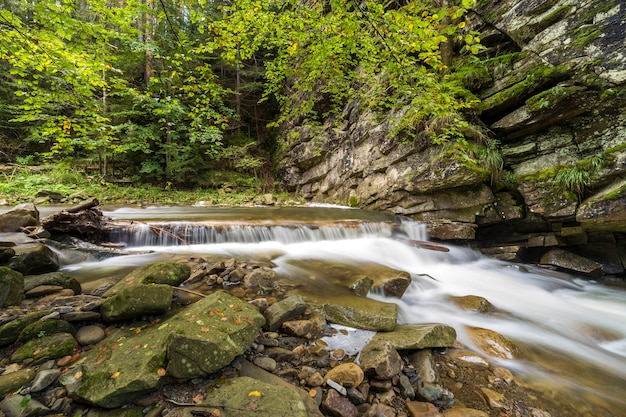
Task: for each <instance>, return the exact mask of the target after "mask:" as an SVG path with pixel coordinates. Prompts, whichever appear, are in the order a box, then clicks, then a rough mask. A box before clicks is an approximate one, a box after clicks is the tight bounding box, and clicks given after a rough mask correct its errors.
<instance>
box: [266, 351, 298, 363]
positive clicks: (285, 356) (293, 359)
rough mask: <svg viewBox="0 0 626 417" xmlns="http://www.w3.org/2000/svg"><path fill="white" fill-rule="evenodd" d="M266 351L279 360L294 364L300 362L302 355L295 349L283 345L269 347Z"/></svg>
mask: <svg viewBox="0 0 626 417" xmlns="http://www.w3.org/2000/svg"><path fill="white" fill-rule="evenodd" d="M265 353H266V354H267V355H268V356H269V357H270V358H272V359H275V360H276V361H278V362H287V363H291V364H293V365H297V364H298V363H300V357H299V356H298V354H296V353H295V352H294V351H292V350H289V349H285V348H282V347H269V348H267V349H266V350H265Z"/></svg>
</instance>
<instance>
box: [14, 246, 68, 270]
mask: <svg viewBox="0 0 626 417" xmlns="http://www.w3.org/2000/svg"><path fill="white" fill-rule="evenodd" d="M14 250H15V253H16V255H15V256H14V257H13V258H12V259H11V261H10V262H9V264H8V266H9V268H11V269H15V270H16V271H19V272H21V273H22V274H24V275H35V274H45V273H47V272H55V271H57V270H58V269H59V257H58V255H57V254H56V253H54V252H53V251H52V249H50V248H49V247H47V246H45V245H42V244H41V243H37V242H32V243H26V244H23V245H18V246H16V247H15V248H14Z"/></svg>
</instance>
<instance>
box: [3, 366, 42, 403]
mask: <svg viewBox="0 0 626 417" xmlns="http://www.w3.org/2000/svg"><path fill="white" fill-rule="evenodd" d="M35 375H37V371H36V370H34V369H32V368H26V369H19V370H17V371H15V372H10V373H4V374H2V375H0V398H1V397H3V396H4V395H5V394H9V393H11V392H15V391H17V390H19V389H20V388H22V387H23V386H24V385H26V384H28V383H29V382H30V381H32V379H33V378H34V377H35Z"/></svg>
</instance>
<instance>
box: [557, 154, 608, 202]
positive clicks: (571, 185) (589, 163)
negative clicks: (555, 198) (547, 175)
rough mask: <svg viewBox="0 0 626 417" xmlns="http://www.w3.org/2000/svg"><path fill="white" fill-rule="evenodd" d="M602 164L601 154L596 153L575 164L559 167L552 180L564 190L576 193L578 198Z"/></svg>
mask: <svg viewBox="0 0 626 417" xmlns="http://www.w3.org/2000/svg"><path fill="white" fill-rule="evenodd" d="M603 166H604V157H603V155H601V154H600V155H596V156H594V157H592V158H589V159H585V160H582V161H580V162H579V163H578V164H576V165H572V166H567V167H563V168H561V169H560V170H559V171H558V172H557V173H556V175H555V176H554V182H555V183H556V184H557V186H559V187H561V188H563V189H564V190H565V191H570V192H573V193H576V195H577V196H578V198H579V199H581V198H582V196H583V195H584V193H585V192H586V191H587V188H588V187H589V185H590V184H591V183H592V182H593V180H594V176H595V175H597V174H598V173H599V172H600V170H601V169H602V167H603Z"/></svg>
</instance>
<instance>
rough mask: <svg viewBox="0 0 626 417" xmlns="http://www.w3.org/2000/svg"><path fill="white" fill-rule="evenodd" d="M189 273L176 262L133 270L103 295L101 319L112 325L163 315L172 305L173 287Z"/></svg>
mask: <svg viewBox="0 0 626 417" xmlns="http://www.w3.org/2000/svg"><path fill="white" fill-rule="evenodd" d="M190 274H191V268H190V267H189V265H187V264H183V263H177V262H156V263H153V264H149V265H144V266H142V267H139V268H137V269H135V270H134V271H132V272H131V273H130V274H128V275H126V276H125V277H124V278H122V279H121V280H120V281H119V282H118V283H117V284H115V285H114V286H113V287H111V288H110V289H109V290H108V291H107V292H106V293H104V295H103V296H104V297H105V298H106V299H105V300H104V302H103V303H102V306H101V307H100V313H101V314H102V319H103V320H104V321H106V322H114V321H120V320H127V319H132V318H136V317H141V316H143V315H150V314H163V313H165V312H166V311H167V310H168V309H169V308H170V305H171V304H172V297H173V295H174V290H173V286H177V285H179V284H180V283H181V282H183V281H184V280H186V279H187V278H189V275H190Z"/></svg>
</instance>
